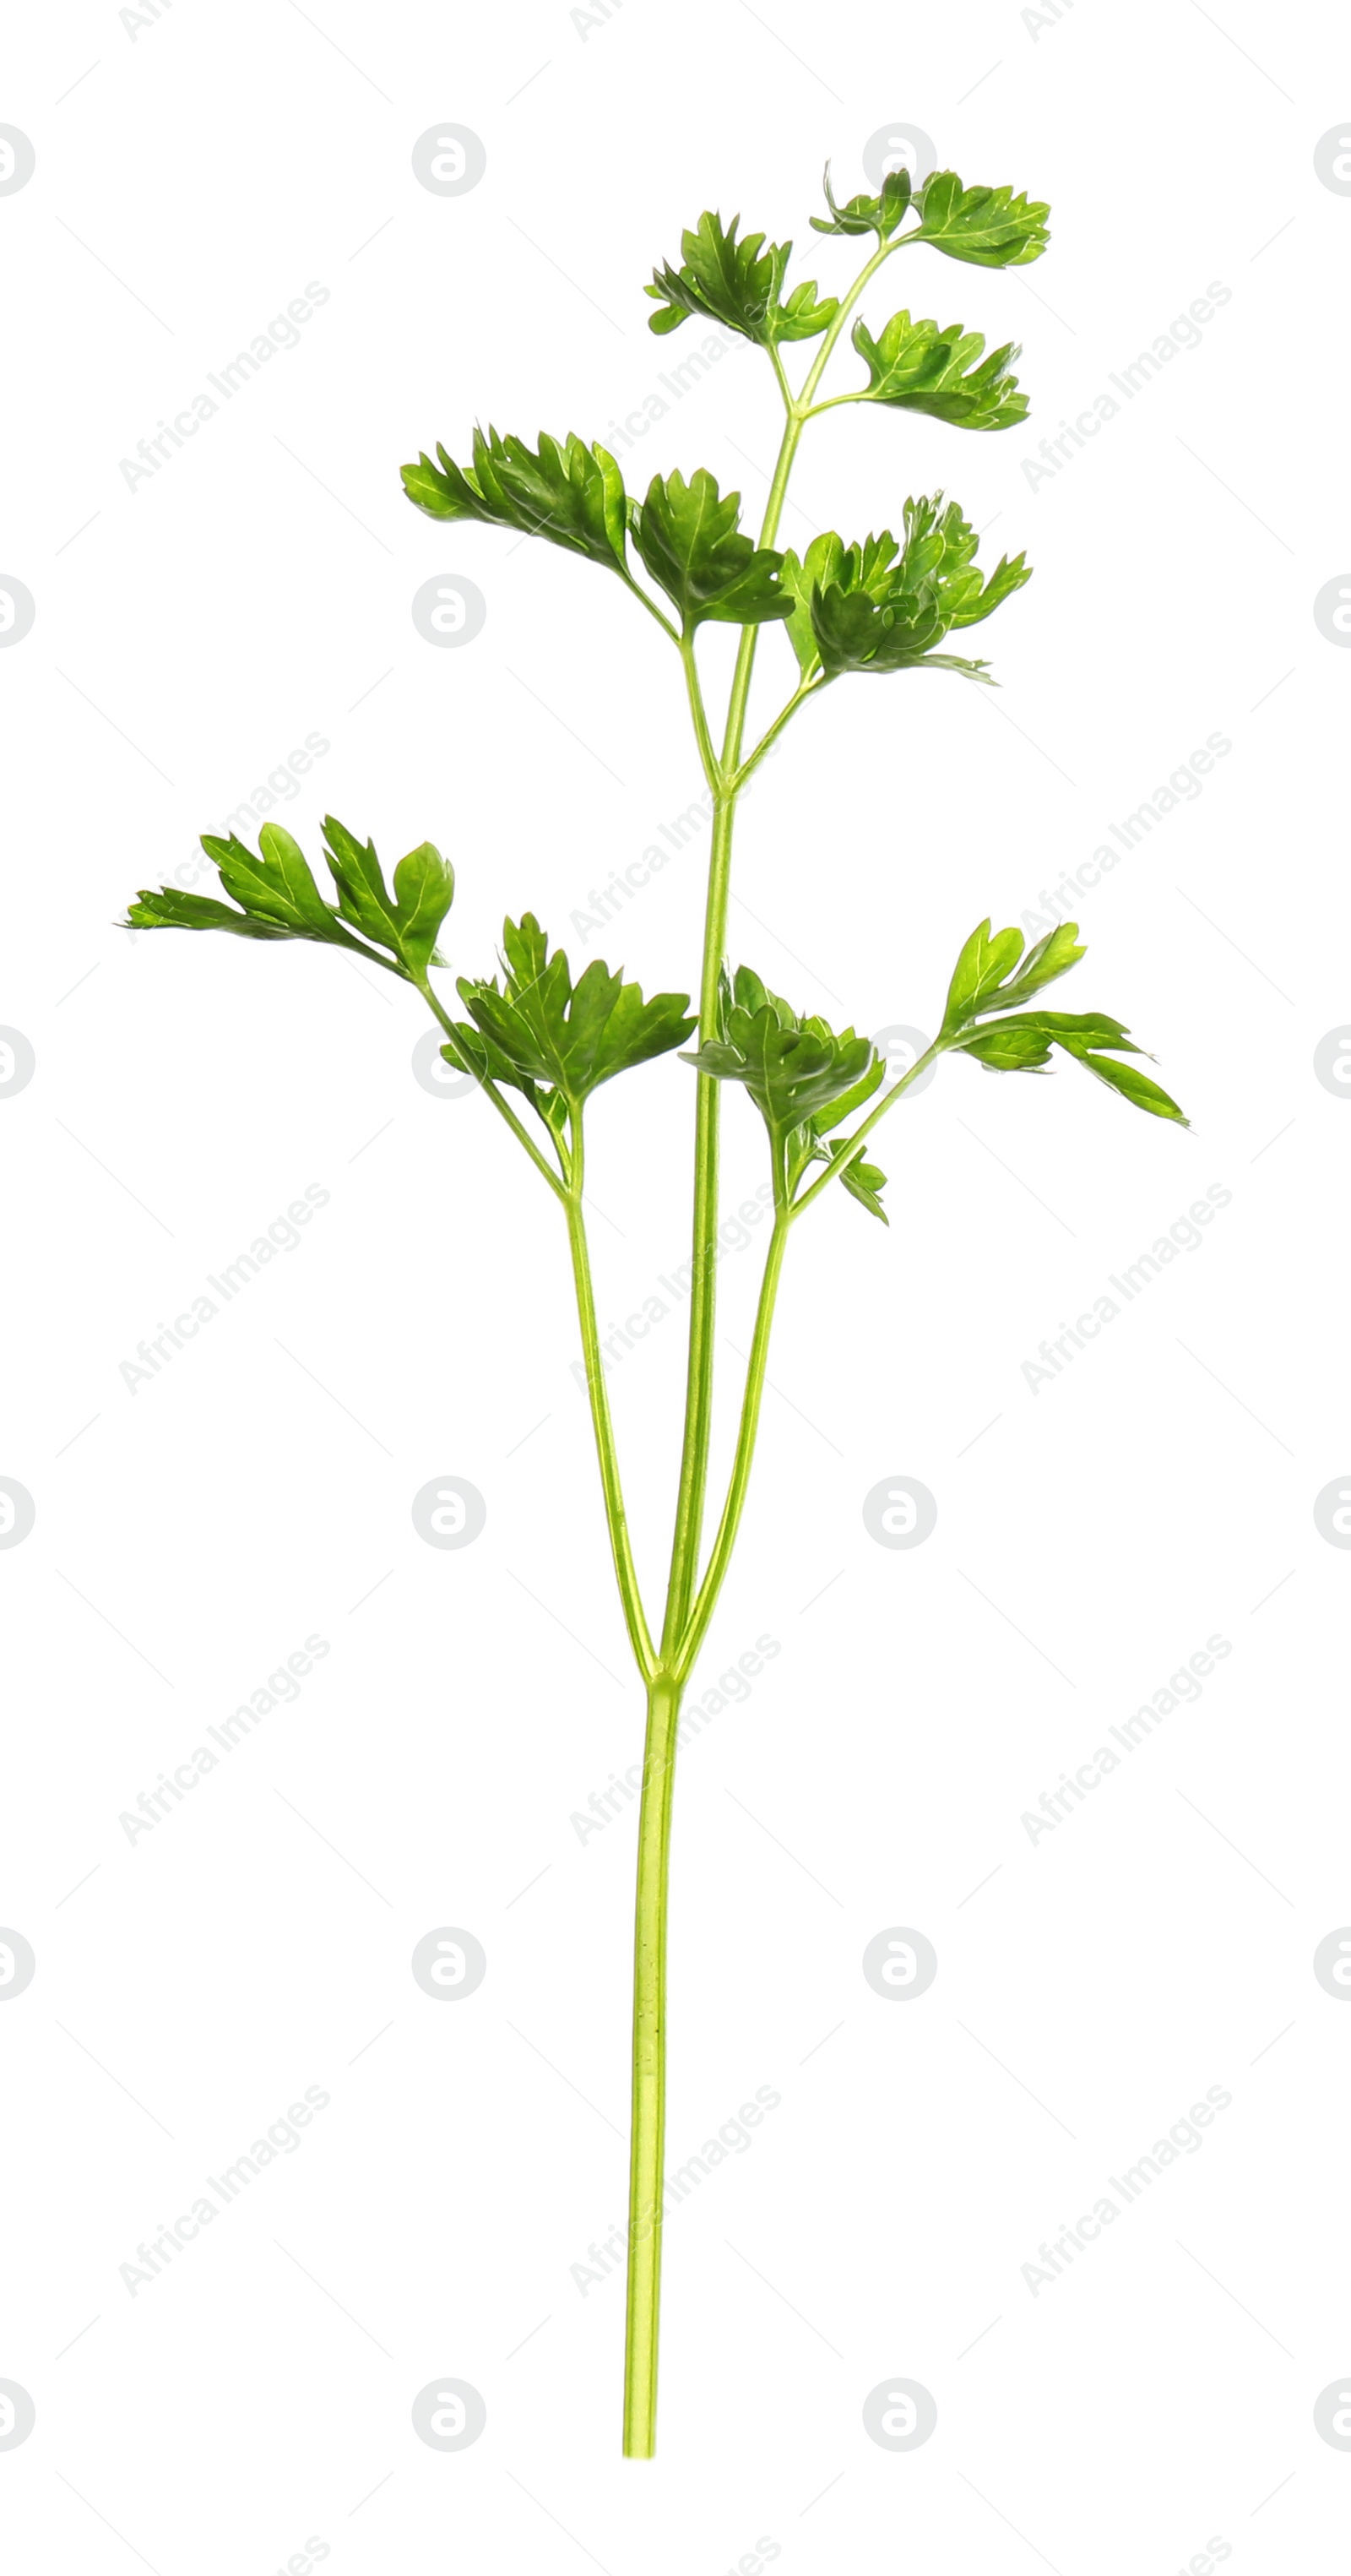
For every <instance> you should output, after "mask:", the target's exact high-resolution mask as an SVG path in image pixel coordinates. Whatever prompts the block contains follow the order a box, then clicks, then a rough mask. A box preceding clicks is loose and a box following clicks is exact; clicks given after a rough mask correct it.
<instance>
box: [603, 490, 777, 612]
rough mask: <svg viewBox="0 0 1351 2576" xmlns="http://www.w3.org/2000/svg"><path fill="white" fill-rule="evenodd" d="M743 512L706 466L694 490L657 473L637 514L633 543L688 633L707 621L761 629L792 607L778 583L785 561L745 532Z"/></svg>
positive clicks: (736, 494)
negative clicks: (741, 527)
mask: <svg viewBox="0 0 1351 2576" xmlns="http://www.w3.org/2000/svg"><path fill="white" fill-rule="evenodd" d="M740 506H741V495H740V493H739V492H728V493H726V494H725V495H720V494H719V491H718V486H717V482H716V480H715V478H714V476H713V475H711V474H710V473H708V472H707V471H706V469H705V468H704V467H703V466H699V467H698V468H697V469H696V471H695V472H694V473H693V474H692V475H691V476H690V479H689V482H688V483H687V482H686V481H685V478H684V476H683V475H682V474H680V473H674V474H667V475H661V474H655V475H654V476H653V478H652V481H651V483H650V484H649V485H648V490H647V498H646V500H645V501H644V502H643V505H642V508H641V510H639V509H635V510H634V511H633V513H632V526H633V542H634V544H635V545H636V547H637V549H638V552H639V554H640V555H641V556H642V559H643V562H644V563H645V564H646V566H647V569H648V571H649V572H650V573H651V575H652V578H653V580H654V581H655V582H659V583H660V585H661V587H662V589H663V590H664V591H665V592H666V595H667V597H668V599H672V600H674V602H675V604H676V607H677V609H678V610H679V612H680V616H681V619H682V621H683V623H684V624H685V626H686V627H695V626H699V625H702V624H703V622H704V620H705V619H707V618H714V619H717V620H718V621H720V622H721V623H723V624H729V625H734V626H759V625H763V624H764V623H765V622H766V621H767V620H768V619H769V618H772V617H787V616H788V614H789V613H790V611H791V609H792V607H793V596H792V593H791V592H790V591H787V590H785V589H784V587H783V583H782V581H781V580H780V578H779V575H780V569H781V566H782V563H783V557H782V555H780V554H777V553H775V552H774V551H773V550H772V549H770V548H767V547H766V548H762V547H758V546H756V545H754V544H753V543H752V541H751V539H750V538H749V537H747V536H743V535H742V534H741V533H740V531H739V529H738V524H737V522H738V513H739V510H740Z"/></svg>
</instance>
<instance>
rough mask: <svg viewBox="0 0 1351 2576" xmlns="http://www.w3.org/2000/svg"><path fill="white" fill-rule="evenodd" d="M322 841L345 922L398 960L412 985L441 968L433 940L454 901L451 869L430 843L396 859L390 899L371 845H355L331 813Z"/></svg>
mask: <svg viewBox="0 0 1351 2576" xmlns="http://www.w3.org/2000/svg"><path fill="white" fill-rule="evenodd" d="M324 840H325V842H326V844H327V848H328V864H329V868H330V870H331V871H332V875H333V879H334V882H335V884H336V886H337V889H338V910H339V912H340V913H341V914H342V917H343V919H344V921H350V922H351V923H352V925H353V927H354V929H357V930H360V931H363V932H364V933H365V935H366V937H367V938H368V939H373V940H374V941H375V942H376V944H377V946H379V947H381V948H387V949H389V950H390V952H391V954H392V955H393V956H395V957H397V958H399V959H401V960H402V962H403V964H404V965H405V967H406V968H407V969H408V972H409V974H410V975H411V976H412V977H413V979H414V980H415V981H417V980H418V979H420V978H421V977H423V976H425V974H426V972H427V968H428V967H429V966H440V965H442V964H444V962H445V961H444V959H442V958H440V957H438V956H437V954H436V937H437V932H438V931H439V930H440V927H441V924H442V922H443V921H444V919H445V917H446V914H447V913H448V912H449V910H450V907H451V904H452V902H453V901H454V896H455V871H454V869H453V868H452V866H451V864H450V861H449V860H448V859H443V858H442V856H441V853H440V851H439V850H438V849H437V848H436V847H435V846H434V844H433V843H432V842H431V841H423V842H421V843H420V844H419V846H418V848H417V849H416V850H410V851H409V853H408V856H407V857H406V858H403V859H400V861H399V863H398V865H397V867H396V868H395V870H394V891H393V894H392V895H391V894H390V893H389V891H388V889H387V887H386V885H385V880H384V876H383V873H382V871H381V867H380V862H379V860H378V858H377V857H376V854H375V843H374V842H373V841H366V842H361V841H359V840H358V839H357V837H356V834H355V833H354V832H349V831H348V829H347V826H346V824H345V823H340V822H339V821H338V820H337V818H336V816H335V815H332V814H328V815H326V816H325V818H324Z"/></svg>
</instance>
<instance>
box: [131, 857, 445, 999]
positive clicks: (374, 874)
mask: <svg viewBox="0 0 1351 2576" xmlns="http://www.w3.org/2000/svg"><path fill="white" fill-rule="evenodd" d="M324 837H325V840H326V841H327V844H328V863H329V866H330V868H331V869H332V872H333V875H334V878H335V880H336V882H337V887H338V905H337V909H336V911H335V910H334V908H333V907H332V906H331V905H330V904H327V903H326V902H325V901H324V898H323V896H322V895H321V894H320V892H319V888H318V886H317V885H316V884H315V881H314V878H313V876H312V875H311V873H310V869H309V864H308V862H307V860H306V858H305V856H304V853H303V851H302V850H301V849H300V847H299V844H298V843H297V842H296V841H294V840H293V839H292V838H291V835H290V833H289V832H287V831H284V830H283V829H282V826H281V825H280V823H265V824H264V825H263V828H262V831H261V833H260V834H259V848H258V850H257V851H256V852H255V851H253V850H250V849H247V848H246V847H245V845H244V843H243V842H242V841H241V840H238V839H236V837H235V835H234V834H233V833H231V834H230V837H229V838H228V840H225V839H222V838H221V836H220V835H219V834H218V833H215V832H204V833H203V834H202V847H203V849H204V850H205V852H206V854H207V857H208V858H209V859H214V861H215V863H216V866H217V868H218V870H219V872H220V881H221V884H222V886H223V887H224V889H225V892H226V893H227V894H228V895H231V896H232V897H233V899H234V902H235V903H236V904H238V905H239V906H240V907H241V909H240V910H239V911H238V912H235V911H234V910H232V909H231V906H230V905H229V904H224V903H218V902H217V901H216V899H215V897H214V896H212V895H188V894H179V893H178V892H177V891H176V890H175V889H174V888H173V887H170V886H165V887H163V888H161V890H160V891H159V892H158V893H157V894H152V893H149V892H142V894H141V895H140V896H139V898H138V900H137V901H136V902H135V903H134V904H133V905H131V906H130V908H129V915H128V918H129V920H130V922H131V924H132V925H133V926H134V927H135V928H137V929H143V930H165V929H170V930H231V931H234V932H235V933H236V934H237V935H238V936H241V937H244V938H248V939H315V940H318V941H320V942H321V943H322V944H323V945H324V946H326V947H330V948H349V949H354V950H355V951H356V953H357V955H358V956H359V957H366V958H369V957H370V956H371V954H372V950H371V948H370V947H368V946H366V945H365V942H366V941H368V940H369V941H372V942H373V943H374V946H375V948H376V950H379V949H385V950H387V951H388V952H389V953H388V955H387V956H382V957H377V959H376V962H377V963H378V964H379V965H381V966H387V967H388V968H389V971H390V972H391V973H392V974H396V975H404V976H407V977H408V979H409V981H410V982H418V981H420V980H421V979H422V978H423V977H424V976H425V974H426V970H427V967H428V966H429V965H436V964H439V963H440V960H439V959H438V958H437V956H436V953H435V952H436V934H437V931H438V929H439V928H440V925H441V923H442V921H443V920H444V918H445V916H446V913H447V912H448V911H449V909H450V903H451V897H452V895H453V893H454V889H455V877H454V871H453V869H452V868H451V867H450V864H449V862H448V861H447V860H445V859H443V858H442V857H441V854H440V852H439V850H436V849H434V848H433V847H432V844H431V842H430V841H424V842H423V843H422V844H421V846H420V848H418V849H416V850H410V851H409V853H408V856H407V858H405V859H401V860H400V861H399V864H398V867H397V868H396V869H395V871H394V893H393V895H392V896H391V895H390V894H389V893H387V891H386V888H385V882H384V879H383V877H382V876H381V873H380V863H379V860H378V859H377V858H376V855H375V849H374V845H373V844H372V843H371V842H369V841H368V842H366V843H364V844H363V843H362V842H360V841H358V840H357V838H356V835H355V834H354V833H352V832H349V831H348V830H347V828H346V825H345V824H342V823H337V822H335V821H334V820H333V818H332V816H330V817H329V819H328V821H327V822H326V823H325V825H324ZM349 925H350V927H349ZM358 930H359V931H360V932H361V933H362V934H363V935H362V938H360V939H357V938H354V937H353V931H358Z"/></svg>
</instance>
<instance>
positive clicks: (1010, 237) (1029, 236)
mask: <svg viewBox="0 0 1351 2576" xmlns="http://www.w3.org/2000/svg"><path fill="white" fill-rule="evenodd" d="M1050 211H1051V209H1050V207H1049V206H1045V205H1041V204H1039V203H1037V202H1035V201H1032V200H1029V199H1028V198H1027V197H1026V196H1017V197H1015V195H1014V193H1013V190H1012V189H1011V188H964V187H963V186H962V183H961V180H960V179H959V178H958V177H957V174H956V172H955V170H937V171H935V173H934V175H933V177H932V178H931V179H926V181H925V183H924V188H923V191H922V203H921V205H920V216H921V221H920V227H919V230H918V232H915V233H911V234H909V235H908V236H907V239H908V240H910V241H924V242H932V244H933V246H934V249H935V250H941V251H943V252H945V253H946V255H947V257H948V258H949V259H961V260H968V261H970V262H971V263H972V264H973V265H974V266H975V267H977V268H1022V267H1025V266H1026V264H1027V262H1028V261H1029V260H1033V259H1040V257H1041V254H1042V252H1043V251H1044V250H1045V248H1046V245H1047V242H1048V241H1049V240H1050V234H1049V232H1048V231H1047V228H1046V218H1047V216H1048V215H1049V213H1050Z"/></svg>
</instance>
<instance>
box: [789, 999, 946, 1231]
mask: <svg viewBox="0 0 1351 2576" xmlns="http://www.w3.org/2000/svg"><path fill="white" fill-rule="evenodd" d="M946 1053H947V1048H946V1047H945V1046H944V1044H943V1041H942V1039H941V1038H935V1040H934V1043H933V1045H932V1046H931V1047H926V1048H925V1050H924V1053H923V1055H918V1056H916V1058H915V1061H914V1063H913V1064H912V1065H911V1067H910V1071H909V1072H908V1073H903V1074H902V1076H901V1078H900V1081H899V1082H893V1084H892V1086H891V1089H890V1091H884V1092H883V1094H882V1097H881V1099H880V1100H879V1101H878V1104H877V1107H876V1108H875V1109H871V1110H869V1112H868V1115H867V1117H866V1118H865V1119H864V1120H863V1121H862V1123H861V1124H860V1125H859V1126H857V1127H856V1128H855V1129H854V1131H853V1134H852V1135H851V1136H850V1137H849V1139H848V1146H847V1150H846V1152H844V1153H843V1154H841V1155H840V1157H839V1159H838V1161H836V1162H832V1163H830V1164H829V1165H828V1166H827V1168H826V1170H825V1171H824V1172H822V1173H820V1174H819V1176H818V1178H817V1179H816V1180H814V1181H813V1183H812V1185H811V1188H810V1189H809V1190H804V1191H803V1193H802V1196H801V1198H799V1199H795V1200H794V1201H793V1205H792V1208H791V1210H790V1211H789V1214H790V1221H791V1220H792V1219H796V1218H797V1217H800V1216H801V1214H802V1211H803V1209H804V1208H809V1207H810V1206H811V1203H812V1200H813V1199H819V1197H820V1195H821V1192H822V1190H825V1189H829V1187H830V1184H831V1182H832V1181H837V1180H838V1179H839V1177H840V1174H841V1172H847V1171H848V1169H849V1166H850V1164H851V1163H856V1162H857V1161H858V1158H859V1155H860V1154H861V1153H862V1151H863V1148H864V1146H865V1144H866V1143H867V1140H868V1137H869V1136H870V1135H871V1133H872V1130H873V1128H874V1127H875V1126H876V1125H877V1122H878V1119H879V1118H885V1116H886V1114H887V1111H888V1110H889V1109H890V1107H891V1105H892V1102H893V1101H895V1100H899V1099H900V1097H901V1094H902V1092H903V1091H908V1090H909V1088H910V1085H911V1083H912V1082H917V1081H918V1080H919V1077H920V1075H921V1074H922V1073H927V1072H928V1069H929V1067H930V1065H931V1064H937V1062H938V1059H939V1057H940V1055H946Z"/></svg>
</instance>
